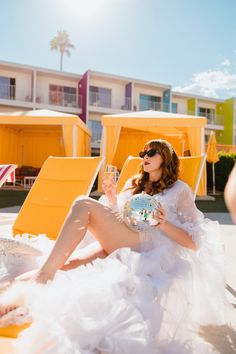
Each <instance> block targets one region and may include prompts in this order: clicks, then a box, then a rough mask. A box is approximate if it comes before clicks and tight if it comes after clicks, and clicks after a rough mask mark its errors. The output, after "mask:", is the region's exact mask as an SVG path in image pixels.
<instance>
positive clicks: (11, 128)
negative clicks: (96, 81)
mask: <svg viewBox="0 0 236 354" xmlns="http://www.w3.org/2000/svg"><path fill="white" fill-rule="evenodd" d="M90 139H91V132H90V130H89V129H88V127H87V126H86V124H85V123H84V122H83V121H82V120H81V119H80V118H79V117H78V116H76V115H72V114H64V113H60V112H55V111H49V110H33V111H28V112H16V113H12V114H8V115H7V114H0V162H1V163H2V164H8V163H14V164H17V165H18V166H22V165H29V166H34V167H41V166H42V165H43V163H44V161H45V160H46V159H47V158H48V156H90V152H91V151H90Z"/></svg>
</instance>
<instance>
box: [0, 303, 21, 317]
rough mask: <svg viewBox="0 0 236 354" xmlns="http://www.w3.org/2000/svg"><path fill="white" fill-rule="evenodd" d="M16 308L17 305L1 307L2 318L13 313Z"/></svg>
mask: <svg viewBox="0 0 236 354" xmlns="http://www.w3.org/2000/svg"><path fill="white" fill-rule="evenodd" d="M16 308H17V306H15V305H6V306H0V317H3V316H4V315H6V314H7V313H8V312H11V311H13V310H15V309H16Z"/></svg>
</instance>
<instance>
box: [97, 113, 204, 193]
mask: <svg viewBox="0 0 236 354" xmlns="http://www.w3.org/2000/svg"><path fill="white" fill-rule="evenodd" d="M102 124H103V134H102V143H101V155H103V156H105V157H106V163H107V164H112V165H115V166H117V167H118V169H121V168H122V166H123V164H124V162H125V160H126V158H127V157H128V156H129V155H133V156H138V152H139V151H140V150H142V148H143V145H144V143H145V142H146V141H148V140H150V139H156V138H162V139H166V140H168V141H169V142H170V143H171V144H172V145H173V147H174V149H175V150H176V152H177V154H178V155H179V156H183V155H184V151H189V153H190V155H192V156H194V155H201V154H202V153H204V127H205V125H206V118H204V117H198V116H191V115H184V114H174V113H168V112H158V111H143V112H135V113H125V114H114V115H106V116H103V117H102ZM205 184H206V183H205V178H203V179H202V182H201V186H200V190H199V194H205V191H206V187H205Z"/></svg>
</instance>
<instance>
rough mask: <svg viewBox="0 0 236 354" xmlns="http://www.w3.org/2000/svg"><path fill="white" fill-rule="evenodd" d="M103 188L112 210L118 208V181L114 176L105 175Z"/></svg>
mask: <svg viewBox="0 0 236 354" xmlns="http://www.w3.org/2000/svg"><path fill="white" fill-rule="evenodd" d="M102 188H103V190H104V193H105V195H106V197H107V200H108V206H109V207H110V208H111V209H112V210H116V209H117V195H116V183H115V182H114V180H113V178H110V177H104V178H103V180H102Z"/></svg>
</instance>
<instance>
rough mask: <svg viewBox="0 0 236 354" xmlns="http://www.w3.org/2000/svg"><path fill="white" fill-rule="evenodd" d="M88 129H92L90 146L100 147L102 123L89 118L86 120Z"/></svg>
mask: <svg viewBox="0 0 236 354" xmlns="http://www.w3.org/2000/svg"><path fill="white" fill-rule="evenodd" d="M88 126H89V129H91V131H92V139H91V144H92V147H100V142H101V137H102V124H101V122H100V121H98V120H92V119H89V121H88Z"/></svg>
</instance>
